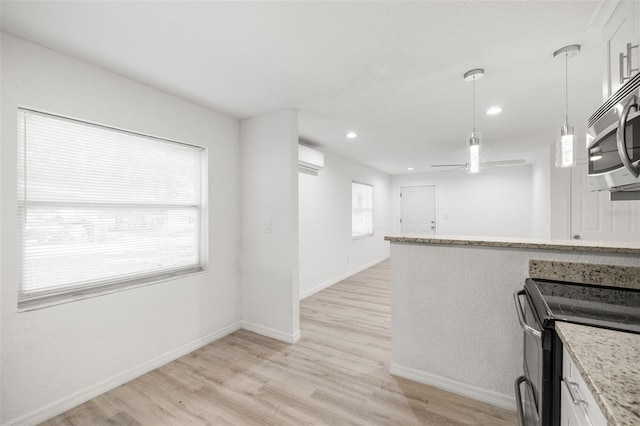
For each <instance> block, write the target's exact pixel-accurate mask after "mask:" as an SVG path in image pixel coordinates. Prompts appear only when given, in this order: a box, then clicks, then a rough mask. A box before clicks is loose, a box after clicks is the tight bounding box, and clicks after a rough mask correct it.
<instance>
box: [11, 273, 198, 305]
mask: <svg viewBox="0 0 640 426" xmlns="http://www.w3.org/2000/svg"><path fill="white" fill-rule="evenodd" d="M206 272H208V271H207V270H206V269H203V268H197V269H195V268H194V269H192V270H188V271H184V272H183V273H180V274H178V273H175V272H174V273H169V274H165V275H158V276H156V277H149V278H146V279H140V280H133V281H125V282H121V283H114V284H108V285H102V286H97V287H93V288H84V289H76V290H68V291H65V292H61V293H59V294H48V295H42V296H34V297H30V298H25V299H23V300H19V301H18V312H28V311H35V310H38V309H43V308H48V307H50V306H56V305H62V304H64V303H70V302H76V301H79V300H84V299H90V298H93V297H98V296H104V295H107V294H111V293H119V292H121V291H126V290H133V289H136V288H140V287H147V286H150V285H155V284H160V283H163V282H167V281H173V280H176V279H181V278H187V277H191V276H194V275H200V274H203V273H206Z"/></svg>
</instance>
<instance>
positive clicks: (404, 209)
mask: <svg viewBox="0 0 640 426" xmlns="http://www.w3.org/2000/svg"><path fill="white" fill-rule="evenodd" d="M436 230H437V223H436V187H435V185H423V186H403V187H401V188H400V234H401V235H407V236H409V235H417V236H420V235H435V233H436Z"/></svg>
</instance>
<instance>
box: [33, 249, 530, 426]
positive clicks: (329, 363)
mask: <svg viewBox="0 0 640 426" xmlns="http://www.w3.org/2000/svg"><path fill="white" fill-rule="evenodd" d="M389 267H390V265H389V262H388V261H387V262H382V263H380V264H378V265H376V266H374V267H372V268H369V269H367V270H365V271H363V272H361V273H359V274H356V275H354V276H352V277H350V278H348V279H346V280H344V281H341V282H340V283H338V284H336V285H334V286H332V287H330V288H328V289H326V290H323V291H321V292H319V293H317V294H315V295H313V296H311V297H309V298H307V299H305V300H303V301H302V302H301V304H300V313H301V329H302V339H301V340H300V341H299V342H298V343H297V344H295V345H287V344H286V343H282V342H279V341H276V340H273V339H269V338H266V337H262V336H259V335H257V334H254V333H251V332H248V331H244V330H240V331H237V332H235V333H233V334H231V335H229V336H226V337H224V338H222V339H220V340H218V341H216V342H214V343H211V344H209V345H207V346H205V347H203V348H201V349H199V350H197V351H195V352H192V353H190V354H188V355H186V356H184V357H182V358H180V359H178V360H176V361H173V362H171V363H169V364H167V365H165V366H163V367H161V368H158V369H156V370H154V371H152V372H150V373H148V374H145V375H143V376H141V377H139V378H137V379H135V380H133V381H131V382H128V383H126V384H124V385H122V386H119V387H117V388H116V389H113V390H111V391H109V392H107V393H105V394H103V395H100V396H98V397H96V398H94V399H92V400H90V401H88V402H86V403H84V404H82V405H80V406H78V407H76V408H73V409H71V410H69V411H67V412H65V413H63V414H61V415H59V416H57V417H55V418H53V419H51V420H49V421H48V422H46V423H45V425H49V426H53V425H153V426H156V425H243V426H244V425H483V426H489V425H496V426H500V425H515V424H517V420H516V416H515V413H513V412H510V411H507V410H503V409H500V408H496V407H493V406H490V405H487V404H483V403H480V402H477V401H474V400H470V399H467V398H463V397H460V396H457V395H454V394H451V393H448V392H444V391H441V390H438V389H435V388H432V387H429V386H424V385H421V384H418V383H415V382H411V381H409V380H404V379H401V378H397V377H394V376H391V375H389V360H390V353H391V349H390V346H391V339H390V311H391V309H390V285H389Z"/></svg>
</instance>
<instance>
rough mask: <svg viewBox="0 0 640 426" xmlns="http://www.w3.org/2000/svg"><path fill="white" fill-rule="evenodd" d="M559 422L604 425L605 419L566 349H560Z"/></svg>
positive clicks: (578, 424)
mask: <svg viewBox="0 0 640 426" xmlns="http://www.w3.org/2000/svg"><path fill="white" fill-rule="evenodd" d="M560 424H561V425H562V426H606V425H607V419H606V418H605V417H604V414H602V411H601V410H600V407H598V404H597V402H596V400H595V398H594V396H593V395H592V394H591V392H590V391H589V388H588V387H587V384H586V383H585V381H584V379H583V378H582V376H581V375H580V372H579V371H578V369H577V367H576V365H575V363H574V362H573V360H572V359H571V356H570V355H569V353H568V352H567V350H566V349H564V348H563V351H562V383H561V385H560Z"/></svg>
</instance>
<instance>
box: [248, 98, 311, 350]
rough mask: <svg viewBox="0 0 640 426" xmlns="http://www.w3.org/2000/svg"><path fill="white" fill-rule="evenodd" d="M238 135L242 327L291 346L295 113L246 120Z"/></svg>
mask: <svg viewBox="0 0 640 426" xmlns="http://www.w3.org/2000/svg"><path fill="white" fill-rule="evenodd" d="M240 133H241V137H240V140H241V148H240V153H241V164H242V170H241V182H242V185H241V194H242V198H241V199H242V219H241V226H242V258H241V264H242V272H241V273H242V327H243V328H245V329H248V330H251V331H254V332H257V333H260V334H263V335H265V336H269V337H273V338H276V339H280V340H283V341H286V342H289V343H295V341H297V340H298V339H299V338H300V318H299V316H300V315H299V314H300V312H299V303H298V113H297V112H296V111H291V110H285V111H279V112H276V113H272V114H267V115H262V116H260V117H255V118H251V119H248V120H244V121H242V123H241V127H240ZM267 228H270V230H268V231H267Z"/></svg>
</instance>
